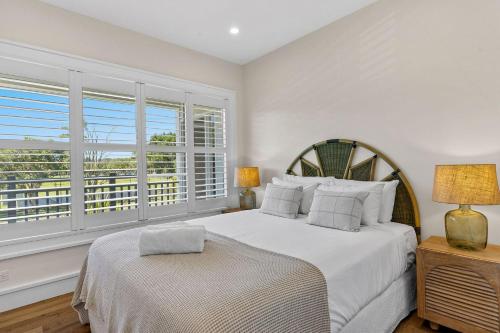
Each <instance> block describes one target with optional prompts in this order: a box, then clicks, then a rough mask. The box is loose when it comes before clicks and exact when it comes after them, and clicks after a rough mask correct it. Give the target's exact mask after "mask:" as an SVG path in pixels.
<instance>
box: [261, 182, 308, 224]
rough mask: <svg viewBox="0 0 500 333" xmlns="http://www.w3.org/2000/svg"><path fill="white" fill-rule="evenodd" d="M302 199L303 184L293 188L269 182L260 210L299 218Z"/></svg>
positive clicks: (265, 212) (290, 217)
mask: <svg viewBox="0 0 500 333" xmlns="http://www.w3.org/2000/svg"><path fill="white" fill-rule="evenodd" d="M301 199H302V186H299V187H295V188H293V187H287V186H280V185H274V184H267V187H266V192H265V193H264V200H263V201H262V206H261V207H260V212H261V213H264V214H270V215H277V216H282V217H286V218H289V219H294V218H297V213H298V211H299V206H300V200H301Z"/></svg>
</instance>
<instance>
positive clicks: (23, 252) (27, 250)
mask: <svg viewBox="0 0 500 333" xmlns="http://www.w3.org/2000/svg"><path fill="white" fill-rule="evenodd" d="M224 209H225V207H221V208H215V209H210V210H204V211H200V212H196V213H186V214H179V215H174V216H166V217H163V218H157V219H151V220H149V221H147V222H139V221H135V222H129V223H124V224H118V225H115V226H112V227H109V228H99V229H90V230H80V231H74V232H71V233H70V234H69V235H68V234H67V233H65V234H64V235H61V236H58V235H47V237H45V238H43V239H37V240H29V239H27V240H26V241H23V242H18V243H13V244H9V245H5V246H1V247H0V261H2V260H7V259H13V258H17V257H23V256H28V255H33V254H37V253H42V252H48V251H55V250H61V249H65V248H70V247H75V246H82V245H88V244H92V242H93V241H94V240H96V239H97V238H99V237H102V236H105V235H108V234H111V233H114V232H118V231H123V230H127V229H132V228H137V227H143V226H146V225H150V224H157V223H160V222H161V223H164V222H171V221H174V220H176V221H178V220H190V219H194V218H198V217H206V216H211V215H217V214H220V213H221V212H222V210H224Z"/></svg>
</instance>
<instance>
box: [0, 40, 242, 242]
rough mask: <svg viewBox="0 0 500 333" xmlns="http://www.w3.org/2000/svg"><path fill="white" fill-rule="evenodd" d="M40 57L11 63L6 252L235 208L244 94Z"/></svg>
mask: <svg viewBox="0 0 500 333" xmlns="http://www.w3.org/2000/svg"><path fill="white" fill-rule="evenodd" d="M0 44H1V43H0ZM15 49H19V50H18V51H19V54H20V55H22V56H25V55H27V54H30V52H32V50H31V51H30V50H27V49H23V48H20V47H15ZM0 50H3V49H1V48H0ZM33 57H34V58H33V59H34V60H31V61H28V62H24V61H20V60H19V61H18V60H12V57H9V58H3V57H2V54H1V51H0V246H1V245H3V244H5V242H12V241H14V242H16V241H21V240H22V239H24V238H29V237H33V236H34V237H40V236H43V235H46V234H51V235H52V234H56V233H58V234H61V235H73V232H75V231H78V230H86V229H89V230H91V229H92V230H95V228H99V230H105V229H106V228H107V226H109V225H111V224H113V225H114V224H121V223H132V224H137V223H144V221H147V220H149V219H153V218H159V217H165V216H169V215H174V214H175V215H177V214H188V213H190V212H198V211H204V210H206V209H215V208H222V207H225V206H227V202H226V200H227V198H228V197H229V192H228V170H230V167H229V162H230V150H229V147H228V143H230V137H228V134H227V133H228V131H227V128H228V121H227V118H228V112H227V108H228V105H229V104H228V103H229V101H228V98H229V99H231V98H233V94H232V93H229V92H227V91H224V90H219V89H217V88H210V87H206V86H204V85H198V84H194V83H189V82H185V81H179V80H174V79H170V78H163V77H159V76H158V75H154V74H148V73H144V72H140V71H134V70H131V69H120V70H116V69H114V68H113V67H112V66H107V65H105V64H102V63H99V64H97V63H91V62H87V61H84V60H81V59H77V60H74V59H73V58H71V57H66V56H55V55H54V56H50V57H49V56H47V55H45V56H44V57H40V53H34V54H33ZM45 57H47V59H52V60H51V61H50V63H51V64H54V63H58V61H60V63H61V66H60V67H57V66H54V65H50V66H49V65H47V66H46V65H39V64H36V63H35V62H36V61H37V60H38V59H39V58H45ZM68 68H72V69H71V70H70V69H68ZM98 73H100V74H98ZM99 232H100V231H99Z"/></svg>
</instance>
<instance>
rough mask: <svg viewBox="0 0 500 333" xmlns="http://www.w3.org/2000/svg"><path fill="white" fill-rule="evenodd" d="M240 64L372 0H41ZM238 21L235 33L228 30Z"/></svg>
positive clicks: (372, 0) (373, 0)
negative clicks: (238, 31)
mask: <svg viewBox="0 0 500 333" xmlns="http://www.w3.org/2000/svg"><path fill="white" fill-rule="evenodd" d="M42 1H43V2H46V3H49V4H51V5H54V6H57V7H61V8H64V9H67V10H70V11H72V12H76V13H79V14H82V15H86V16H90V17H93V18H96V19H98V20H101V21H104V22H107V23H110V24H113V25H116V26H119V27H122V28H126V29H129V30H133V31H137V32H140V33H143V34H145V35H149V36H152V37H156V38H158V39H161V40H164V41H167V42H170V43H174V44H177V45H180V46H184V47H186V48H189V49H192V50H196V51H199V52H202V53H206V54H209V55H212V56H215V57H218V58H221V59H224V60H227V61H230V62H234V63H237V64H245V63H248V62H250V61H252V60H254V59H257V58H259V57H260V56H263V55H264V54H266V53H269V52H271V51H273V50H275V49H277V48H279V47H281V46H283V45H285V44H287V43H289V42H291V41H293V40H295V39H298V38H300V37H302V36H304V35H307V34H308V33H310V32H312V31H314V30H317V29H319V28H321V27H323V26H325V25H327V24H329V23H331V22H333V21H335V20H338V19H339V18H341V17H343V16H346V15H348V14H350V13H352V12H354V11H356V10H358V9H360V8H362V7H364V6H367V5H369V4H371V3H373V2H375V0H181V1H179V0H141V1H137V0H85V1H75V0H42ZM232 26H237V27H238V28H239V30H240V33H239V34H238V35H237V36H232V35H230V34H229V29H230V27H232Z"/></svg>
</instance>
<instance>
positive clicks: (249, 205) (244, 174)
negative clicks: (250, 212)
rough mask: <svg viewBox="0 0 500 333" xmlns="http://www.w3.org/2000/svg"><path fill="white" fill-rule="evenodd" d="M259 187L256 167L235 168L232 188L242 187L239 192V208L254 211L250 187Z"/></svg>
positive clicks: (254, 201)
mask: <svg viewBox="0 0 500 333" xmlns="http://www.w3.org/2000/svg"><path fill="white" fill-rule="evenodd" d="M257 186H260V176H259V168H258V167H241V168H235V171H234V187H243V188H244V190H242V191H241V192H240V208H241V209H254V208H256V206H257V203H256V199H255V192H254V191H252V190H251V189H250V188H251V187H257Z"/></svg>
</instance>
